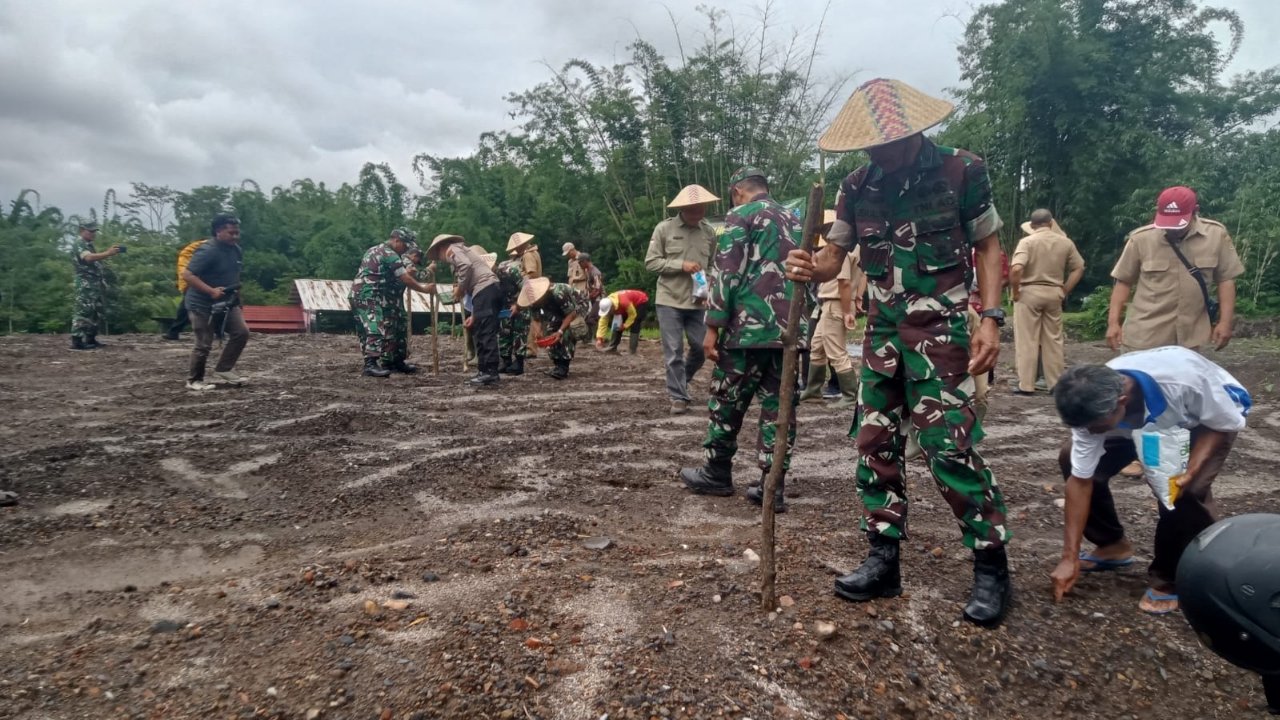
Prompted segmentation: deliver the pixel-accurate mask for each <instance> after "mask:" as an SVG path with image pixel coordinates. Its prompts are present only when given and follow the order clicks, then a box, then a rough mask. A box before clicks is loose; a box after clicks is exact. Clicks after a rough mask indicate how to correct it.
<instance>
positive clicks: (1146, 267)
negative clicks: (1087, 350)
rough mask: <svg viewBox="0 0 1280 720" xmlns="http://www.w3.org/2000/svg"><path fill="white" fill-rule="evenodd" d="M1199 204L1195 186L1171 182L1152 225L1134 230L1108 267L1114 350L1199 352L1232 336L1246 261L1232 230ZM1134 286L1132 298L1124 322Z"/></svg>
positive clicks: (1109, 333)
mask: <svg viewBox="0 0 1280 720" xmlns="http://www.w3.org/2000/svg"><path fill="white" fill-rule="evenodd" d="M1199 210H1200V206H1199V203H1198V202H1197V200H1196V193H1195V191H1194V190H1192V189H1191V188H1189V187H1181V186H1179V187H1171V188H1168V189H1167V190H1165V191H1164V192H1162V193H1160V199H1159V200H1157V201H1156V216H1155V220H1154V221H1153V222H1152V224H1150V225H1144V226H1143V227H1140V228H1138V229H1137V230H1134V231H1133V232H1131V233H1129V239H1128V240H1127V241H1126V242H1125V246H1124V251H1123V252H1122V253H1120V259H1119V260H1117V261H1116V266H1115V269H1113V270H1112V271H1111V277H1113V278H1115V281H1116V284H1115V288H1114V289H1113V290H1112V291H1111V308H1110V312H1109V313H1108V318H1107V344H1108V345H1110V346H1111V348H1112V349H1113V350H1120V351H1122V352H1133V351H1135V350H1149V349H1151V348H1155V347H1161V346H1163V345H1181V346H1182V347H1186V348H1191V349H1192V350H1199V349H1200V348H1201V347H1202V346H1204V345H1206V344H1212V345H1213V346H1214V347H1215V348H1217V349H1218V350H1221V349H1222V348H1224V347H1226V346H1227V343H1228V342H1230V341H1231V323H1232V320H1233V319H1234V318H1235V310H1236V282H1235V279H1236V278H1237V277H1239V276H1240V275H1241V274H1242V273H1243V272H1244V265H1242V264H1241V263H1240V257H1239V256H1238V255H1237V254H1236V249H1235V246H1234V245H1232V244H1231V236H1230V235H1229V234H1227V229H1226V228H1225V227H1223V225H1222V223H1220V222H1217V221H1215V220H1210V219H1208V218H1205V217H1201V216H1200V213H1199ZM1215 286H1216V292H1215ZM1130 292H1132V293H1133V302H1131V303H1129V312H1128V315H1127V316H1125V317H1124V324H1123V325H1121V316H1122V315H1124V309H1125V303H1126V302H1128V301H1129V295H1130ZM1215 298H1216V300H1215Z"/></svg>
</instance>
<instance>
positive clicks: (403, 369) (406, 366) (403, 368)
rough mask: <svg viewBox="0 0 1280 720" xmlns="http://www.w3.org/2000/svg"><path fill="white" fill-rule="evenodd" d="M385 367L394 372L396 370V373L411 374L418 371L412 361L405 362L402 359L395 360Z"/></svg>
mask: <svg viewBox="0 0 1280 720" xmlns="http://www.w3.org/2000/svg"><path fill="white" fill-rule="evenodd" d="M387 369H388V370H392V371H394V372H398V373H404V374H405V375H412V374H414V373H416V372H418V366H417V365H414V364H413V363H407V362H405V361H404V360H397V361H395V362H393V363H391V365H390V366H388V368H387Z"/></svg>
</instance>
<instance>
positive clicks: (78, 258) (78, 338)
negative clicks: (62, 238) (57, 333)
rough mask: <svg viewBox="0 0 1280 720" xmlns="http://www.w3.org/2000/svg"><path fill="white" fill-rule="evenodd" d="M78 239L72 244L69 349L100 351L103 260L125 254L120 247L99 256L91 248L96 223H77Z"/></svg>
mask: <svg viewBox="0 0 1280 720" xmlns="http://www.w3.org/2000/svg"><path fill="white" fill-rule="evenodd" d="M79 230H80V237H79V239H77V240H76V242H75V268H76V278H75V289H76V298H75V306H74V308H73V310H72V313H71V349H72V350H96V349H98V348H100V347H102V343H100V342H98V326H99V325H101V324H102V319H103V314H104V313H105V312H106V308H105V303H104V300H103V295H104V294H105V293H106V289H107V288H106V280H105V279H103V277H102V266H101V265H99V263H101V262H102V261H103V260H106V259H107V258H109V257H111V256H113V255H118V254H120V253H121V252H123V251H124V248H123V247H122V246H120V245H112V246H111V247H109V248H107V249H106V250H103V251H102V252H98V250H97V248H95V247H94V246H93V239H94V237H96V236H97V234H98V223H96V222H83V223H80V228H79Z"/></svg>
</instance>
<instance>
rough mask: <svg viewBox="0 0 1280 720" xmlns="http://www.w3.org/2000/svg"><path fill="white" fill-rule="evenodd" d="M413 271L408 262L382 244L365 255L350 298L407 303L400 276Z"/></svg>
mask: <svg viewBox="0 0 1280 720" xmlns="http://www.w3.org/2000/svg"><path fill="white" fill-rule="evenodd" d="M409 271H410V263H409V261H408V260H406V259H404V258H401V257H400V256H399V255H398V254H397V253H396V251H395V250H392V249H391V246H390V245H388V244H387V243H379V244H377V245H374V246H373V247H371V248H369V249H368V250H367V251H365V254H364V257H363V258H362V259H361V260H360V268H359V269H358V270H357V271H356V279H355V280H354V281H353V282H352V283H351V297H352V298H355V299H358V300H379V301H381V302H384V303H398V302H402V301H403V299H404V287H405V286H404V283H402V282H400V276H402V275H404V274H405V273H407V272H409Z"/></svg>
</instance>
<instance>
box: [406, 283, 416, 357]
mask: <svg viewBox="0 0 1280 720" xmlns="http://www.w3.org/2000/svg"><path fill="white" fill-rule="evenodd" d="M415 292H417V291H416V290H410V289H408V288H405V292H404V315H405V317H406V318H408V319H409V327H408V330H407V331H406V332H405V337H404V356H405V358H406V359H408V358H410V357H413V352H412V350H413V294H414V293H415Z"/></svg>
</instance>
